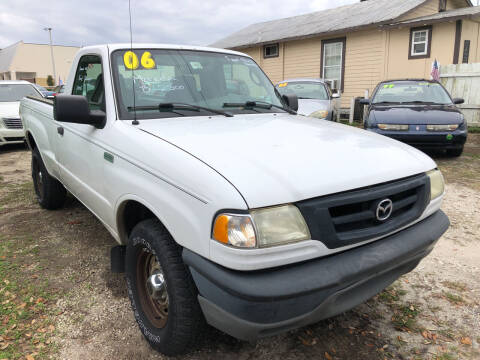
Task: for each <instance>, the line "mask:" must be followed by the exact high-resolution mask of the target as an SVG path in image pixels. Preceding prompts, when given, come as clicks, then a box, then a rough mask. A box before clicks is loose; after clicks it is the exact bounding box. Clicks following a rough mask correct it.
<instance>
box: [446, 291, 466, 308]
mask: <svg viewBox="0 0 480 360" xmlns="http://www.w3.org/2000/svg"><path fill="white" fill-rule="evenodd" d="M443 294H444V295H445V298H446V299H447V300H448V301H450V302H451V303H452V304H455V305H460V304H463V303H465V300H464V299H463V298H462V297H461V296H460V295H455V294H452V293H449V292H445V293H443Z"/></svg>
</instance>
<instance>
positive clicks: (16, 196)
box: [0, 181, 35, 210]
mask: <svg viewBox="0 0 480 360" xmlns="http://www.w3.org/2000/svg"><path fill="white" fill-rule="evenodd" d="M3 188H4V189H5V190H6V191H5V194H3V196H1V197H0V210H2V209H3V207H5V206H7V205H9V204H12V203H15V204H18V203H20V202H21V203H25V204H32V203H33V202H34V201H35V192H34V190H33V183H32V182H31V181H29V182H26V183H23V184H7V185H4V186H3Z"/></svg>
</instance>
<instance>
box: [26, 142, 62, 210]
mask: <svg viewBox="0 0 480 360" xmlns="http://www.w3.org/2000/svg"><path fill="white" fill-rule="evenodd" d="M32 178H33V187H34V189H35V194H36V195H37V200H38V203H39V204H40V206H41V207H42V208H44V209H48V210H55V209H59V208H61V207H62V206H63V204H64V203H65V199H66V197H67V191H66V190H65V188H64V187H63V185H62V184H61V183H60V182H59V181H58V180H57V179H55V178H53V177H52V176H50V175H49V173H48V171H47V169H46V168H45V165H44V163H43V161H42V158H41V156H40V153H39V152H38V149H37V148H35V149H33V150H32Z"/></svg>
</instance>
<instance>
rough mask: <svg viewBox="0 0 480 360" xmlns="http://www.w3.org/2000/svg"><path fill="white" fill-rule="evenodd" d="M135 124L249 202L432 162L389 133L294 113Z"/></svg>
mask: <svg viewBox="0 0 480 360" xmlns="http://www.w3.org/2000/svg"><path fill="white" fill-rule="evenodd" d="M139 128H140V129H141V130H143V131H145V132H147V133H150V134H151V135H153V136H156V137H158V138H161V139H163V140H165V141H168V142H169V143H171V144H173V145H175V146H177V147H179V148H181V149H183V150H184V151H186V152H188V153H190V154H191V155H193V156H195V157H196V158H198V159H199V160H201V161H203V162H204V163H206V164H207V165H209V166H210V167H212V168H213V169H215V170H216V171H217V172H218V173H219V174H221V175H222V176H224V177H225V178H226V179H227V180H228V181H229V182H231V183H232V184H233V185H234V186H235V187H236V188H237V189H238V191H239V192H240V193H241V194H242V196H243V197H244V199H245V201H246V202H247V205H248V206H249V207H250V208H258V207H265V206H272V205H277V204H285V203H292V202H295V201H299V200H304V199H309V198H313V197H317V196H322V195H327V194H332V193H337V192H341V191H346V190H351V189H355V188H361V187H365V186H369V185H374V184H378V183H383V182H387V181H391V180H395V179H399V178H404V177H407V176H411V175H415V174H419V173H422V172H425V171H428V170H431V169H433V168H435V167H436V165H435V163H434V162H433V160H431V159H430V158H429V157H428V156H426V155H425V154H423V153H422V152H420V151H418V150H416V149H414V148H412V147H410V146H408V145H405V144H402V143H400V142H398V141H395V140H393V139H390V138H387V137H384V136H381V135H377V134H374V133H370V132H367V131H365V130H362V129H358V128H354V127H350V126H346V125H341V124H337V123H333V122H328V121H315V122H314V121H311V119H309V118H305V117H304V116H298V115H289V114H252V115H236V116H235V117H233V118H226V117H222V116H212V117H184V118H167V119H158V120H143V121H142V120H141V121H140V125H139ZM191 181H195V174H192V179H191Z"/></svg>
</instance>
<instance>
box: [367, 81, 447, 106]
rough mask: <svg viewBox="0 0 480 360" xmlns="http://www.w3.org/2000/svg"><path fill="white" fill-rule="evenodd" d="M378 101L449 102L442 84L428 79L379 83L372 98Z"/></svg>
mask: <svg viewBox="0 0 480 360" xmlns="http://www.w3.org/2000/svg"><path fill="white" fill-rule="evenodd" d="M372 103H373V104H379V103H420V104H421V103H426V104H427V103H428V104H451V103H452V100H451V99H450V96H449V95H448V93H447V91H446V90H445V89H444V88H443V86H442V85H440V84H439V83H436V82H429V81H393V82H388V83H382V84H380V85H379V87H378V89H377V91H376V93H375V95H374V97H373V99H372Z"/></svg>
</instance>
